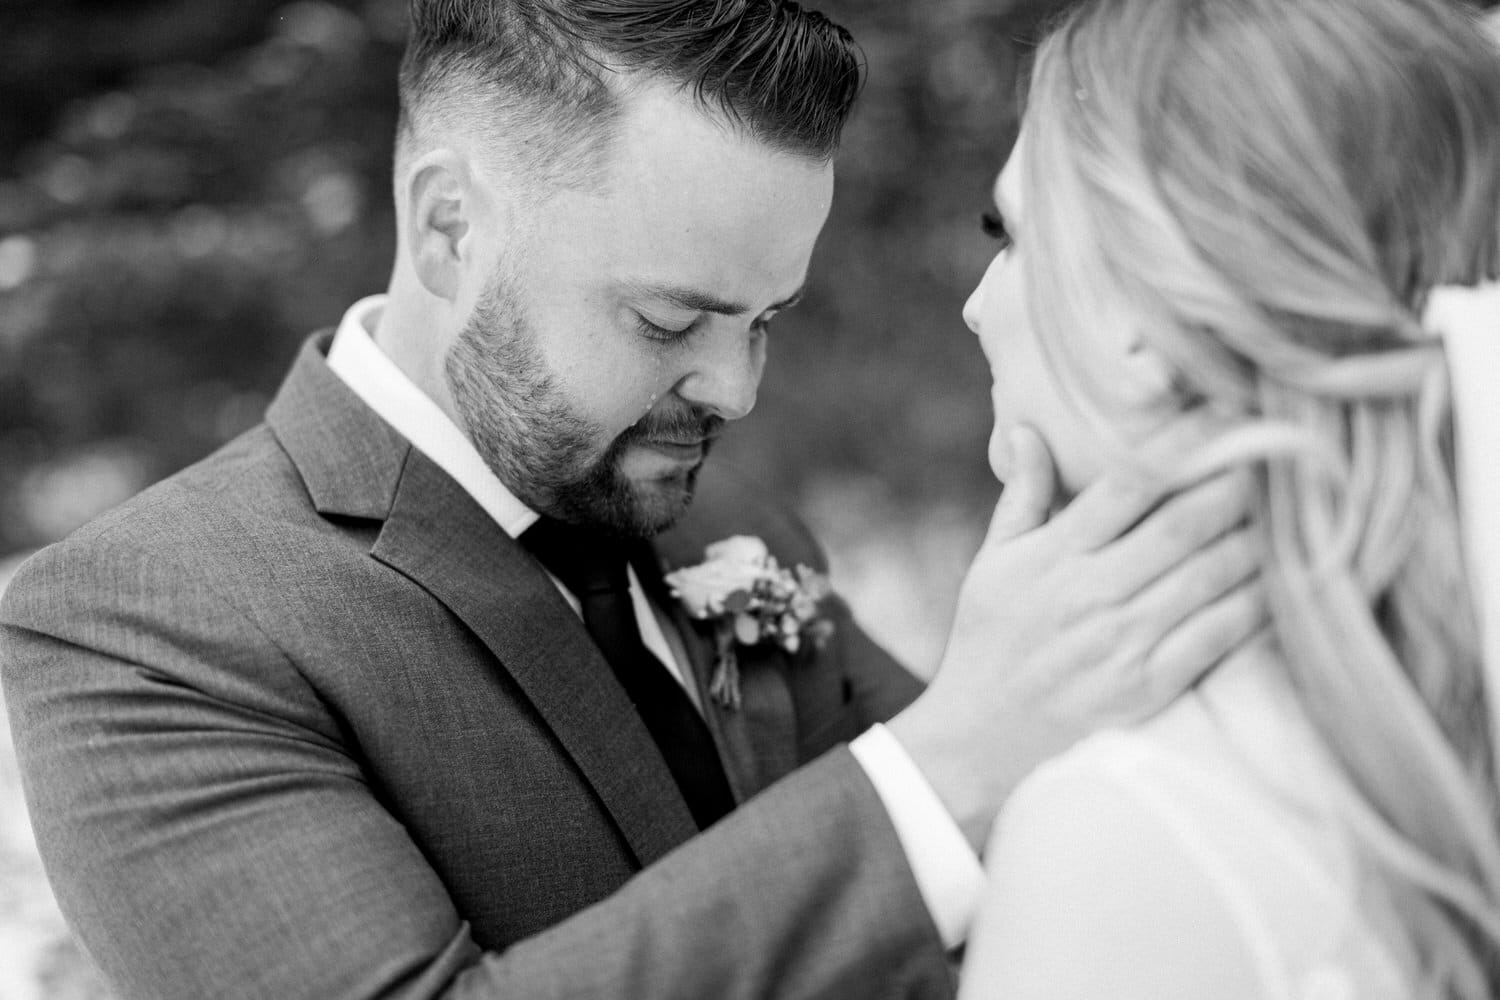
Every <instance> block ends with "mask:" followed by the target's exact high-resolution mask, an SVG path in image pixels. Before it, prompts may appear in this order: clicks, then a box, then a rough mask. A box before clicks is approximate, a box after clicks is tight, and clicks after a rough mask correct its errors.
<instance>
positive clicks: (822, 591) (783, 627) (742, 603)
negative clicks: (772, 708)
mask: <svg viewBox="0 0 1500 1000" xmlns="http://www.w3.org/2000/svg"><path fill="white" fill-rule="evenodd" d="M666 582H667V585H668V586H669V587H671V588H672V596H673V597H676V598H677V599H678V600H679V601H681V602H682V604H683V606H684V607H686V608H687V610H688V614H690V615H692V616H693V617H694V618H696V619H698V620H699V621H712V622H713V623H714V672H713V677H712V679H711V680H710V682H709V688H708V690H709V694H711V695H712V696H713V698H714V700H715V701H717V702H718V703H719V704H720V705H722V706H724V707H725V708H729V709H737V708H739V707H740V667H739V657H738V649H739V647H741V646H759V645H764V644H770V645H774V646H779V647H780V648H781V649H784V650H786V651H787V652H788V653H795V652H797V651H798V650H799V649H801V648H802V646H803V644H804V643H808V642H810V643H812V644H814V645H815V646H822V645H823V644H824V643H825V642H827V641H828V639H829V637H830V636H832V635H833V622H831V621H829V620H828V618H826V617H825V616H824V615H823V614H822V609H821V606H820V605H821V603H822V601H823V599H824V598H825V597H827V596H828V595H829V594H830V593H832V588H831V587H830V586H829V584H828V578H827V577H826V576H824V575H823V574H821V573H818V572H815V571H814V570H812V569H811V568H809V567H807V566H801V565H799V566H797V567H795V568H792V569H786V568H784V567H782V566H780V565H779V564H778V563H777V562H776V557H775V556H773V555H771V551H770V550H769V549H768V548H766V543H765V542H763V541H761V540H760V539H759V538H755V537H752V536H750V535H735V536H734V537H732V538H726V539H724V540H723V541H722V542H715V543H714V544H713V545H710V546H709V547H708V548H706V549H704V550H703V562H701V563H699V564H697V565H696V566H685V567H683V568H682V569H679V570H675V571H673V572H671V573H668V574H667V575H666Z"/></svg>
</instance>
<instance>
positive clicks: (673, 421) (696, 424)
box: [620, 407, 726, 444]
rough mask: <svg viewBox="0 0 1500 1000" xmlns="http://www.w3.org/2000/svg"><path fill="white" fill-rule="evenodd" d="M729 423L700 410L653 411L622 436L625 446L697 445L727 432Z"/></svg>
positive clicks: (693, 408)
mask: <svg viewBox="0 0 1500 1000" xmlns="http://www.w3.org/2000/svg"><path fill="white" fill-rule="evenodd" d="M725 423H726V421H725V420H724V418H723V417H720V416H716V415H714V414H712V413H709V412H707V411H706V410H702V409H699V408H697V407H692V408H686V409H674V410H664V411H662V412H660V413H658V412H656V411H654V410H653V411H652V412H650V413H648V414H646V415H645V416H644V417H642V418H641V419H640V420H639V421H637V422H636V423H635V424H632V425H631V426H630V427H629V428H627V429H626V431H625V433H624V434H621V435H620V438H621V441H622V442H623V443H634V442H637V441H667V442H671V443H673V444H697V443H698V442H699V441H704V440H711V439H713V438H716V437H718V436H719V434H720V433H721V432H722V431H723V430H724V424H725Z"/></svg>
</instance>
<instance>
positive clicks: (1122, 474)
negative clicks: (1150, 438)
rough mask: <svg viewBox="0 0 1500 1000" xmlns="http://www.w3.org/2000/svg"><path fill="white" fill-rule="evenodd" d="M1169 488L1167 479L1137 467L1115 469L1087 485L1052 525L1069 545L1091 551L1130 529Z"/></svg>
mask: <svg viewBox="0 0 1500 1000" xmlns="http://www.w3.org/2000/svg"><path fill="white" fill-rule="evenodd" d="M1166 490H1167V486H1166V484H1165V483H1164V482H1153V481H1151V480H1150V479H1148V478H1146V477H1145V476H1144V475H1142V474H1141V473H1139V472H1136V471H1134V470H1123V469H1120V470H1113V471H1110V472H1107V473H1105V474H1104V475H1103V476H1100V477H1099V478H1098V479H1096V480H1094V481H1093V482H1092V483H1090V484H1089V485H1088V486H1086V487H1085V488H1084V490H1083V492H1082V493H1080V494H1078V495H1077V496H1076V497H1074V498H1073V501H1072V503H1070V504H1068V506H1067V507H1065V508H1063V509H1062V510H1061V511H1059V512H1058V513H1057V514H1056V515H1054V516H1053V518H1052V526H1053V528H1054V529H1055V530H1056V532H1057V534H1058V535H1059V537H1061V538H1064V539H1066V540H1067V542H1066V544H1067V546H1068V548H1070V549H1072V550H1074V551H1079V552H1089V551H1092V550H1094V549H1097V548H1100V547H1101V546H1104V545H1108V544H1109V543H1110V542H1112V541H1114V540H1115V539H1117V538H1119V537H1120V535H1121V534H1123V533H1124V532H1126V531H1128V530H1129V529H1130V528H1131V526H1132V525H1134V524H1135V523H1136V522H1137V521H1139V520H1140V519H1141V518H1142V517H1144V516H1145V515H1146V513H1147V512H1148V511H1149V510H1151V508H1152V507H1153V506H1155V505H1156V504H1157V502H1159V501H1160V499H1161V496H1162V494H1163V493H1164V492H1166Z"/></svg>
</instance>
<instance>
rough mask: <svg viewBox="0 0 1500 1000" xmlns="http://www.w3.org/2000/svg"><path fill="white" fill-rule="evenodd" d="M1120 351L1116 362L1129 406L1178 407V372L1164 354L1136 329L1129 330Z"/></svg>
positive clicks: (1179, 380)
mask: <svg viewBox="0 0 1500 1000" xmlns="http://www.w3.org/2000/svg"><path fill="white" fill-rule="evenodd" d="M1120 348H1121V349H1120V354H1119V357H1118V358H1117V359H1116V360H1117V361H1118V363H1119V365H1120V367H1121V369H1122V373H1123V378H1122V379H1121V382H1122V383H1123V385H1124V386H1125V387H1126V388H1125V393H1126V394H1127V395H1128V397H1129V403H1130V405H1132V406H1139V407H1141V408H1143V409H1155V408H1157V407H1160V406H1166V405H1170V406H1172V407H1173V408H1180V407H1181V405H1182V393H1181V388H1182V379H1181V373H1180V372H1179V371H1178V369H1177V366H1176V365H1174V364H1173V363H1172V362H1171V361H1170V360H1168V358H1167V356H1166V355H1165V354H1163V353H1162V352H1161V351H1160V350H1159V349H1158V348H1157V347H1156V346H1155V345H1153V344H1152V343H1151V341H1150V340H1149V339H1147V338H1146V337H1145V336H1144V335H1142V334H1141V333H1140V331H1138V330H1132V331H1130V332H1129V334H1128V335H1127V336H1126V337H1125V338H1124V342H1123V343H1122V344H1121V345H1120Z"/></svg>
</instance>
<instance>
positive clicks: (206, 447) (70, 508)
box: [0, 0, 1049, 553]
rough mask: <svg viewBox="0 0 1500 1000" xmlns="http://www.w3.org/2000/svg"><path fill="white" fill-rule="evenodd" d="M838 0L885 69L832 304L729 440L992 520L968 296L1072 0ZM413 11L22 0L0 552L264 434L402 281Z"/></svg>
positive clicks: (846, 165)
mask: <svg viewBox="0 0 1500 1000" xmlns="http://www.w3.org/2000/svg"><path fill="white" fill-rule="evenodd" d="M822 6H823V7H824V8H825V9H827V10H828V11H829V12H830V13H831V14H833V15H834V16H835V17H836V18H838V19H839V20H841V21H843V22H844V23H845V24H847V25H849V26H850V27H851V29H852V30H853V31H854V32H855V34H856V35H857V37H858V38H859V39H860V41H861V43H862V45H863V47H864V50H865V52H866V54H867V56H868V60H869V68H870V73H869V84H868V87H867V90H866V92H865V95H864V97H863V100H862V104H861V108H860V110H859V112H858V114H857V117H856V119H855V121H854V122H853V124H852V126H851V127H850V129H849V132H848V135H847V139H846V144H845V149H844V152H843V154H842V156H841V159H840V163H839V171H840V182H839V183H840V188H839V194H838V197H837V200H836V205H835V209H834V213H833V217H832V219H831V221H830V223H829V227H828V230H827V232H826V234H825V236H824V238H823V241H822V244H821V246H820V251H819V255H818V259H817V260H816V262H815V270H814V290H813V294H812V295H811V296H810V297H809V299H808V301H807V303H806V305H804V306H803V307H802V308H800V309H799V310H797V311H795V312H794V313H792V314H789V315H788V316H787V317H786V318H785V319H784V320H783V321H782V323H781V324H779V325H778V330H777V332H776V334H775V338H776V339H775V345H774V348H773V360H772V367H771V371H770V372H769V374H768V377H767V381H766V384H765V388H764V391H763V395H762V406H761V411H760V412H758V413H757V414H756V415H755V417H754V418H753V419H751V420H749V421H747V422H746V423H745V425H744V426H743V428H741V429H740V430H738V431H737V432H736V433H735V434H733V435H731V436H730V439H729V440H728V441H727V442H726V444H725V445H724V448H723V450H724V451H725V452H727V453H728V458H727V460H728V461H734V462H739V463H741V464H743V465H745V466H746V467H748V468H749V469H750V471H751V472H752V474H753V475H755V476H756V477H757V478H759V479H761V480H763V481H765V482H767V483H769V484H771V485H772V486H773V487H775V488H780V489H782V490H785V491H787V492H788V495H790V496H792V497H794V498H795V497H801V498H804V499H808V498H809V497H811V498H812V499H809V500H808V502H810V503H816V502H817V500H816V496H817V495H822V494H821V493H820V492H819V491H822V490H825V488H826V487H827V484H830V483H832V484H842V485H839V486H838V490H839V491H840V495H844V494H848V493H850V492H851V491H852V493H853V494H855V495H857V496H864V497H868V498H871V500H872V502H874V501H878V502H881V503H886V504H895V505H896V506H897V507H901V508H906V507H908V506H911V505H921V504H924V503H928V502H931V501H933V500H941V501H944V502H958V503H960V504H963V505H967V506H970V507H972V508H973V509H975V510H978V511H982V509H983V507H984V506H985V504H986V503H987V502H988V500H989V499H991V498H992V496H993V484H992V482H991V480H990V478H989V475H988V473H987V471H986V470H985V468H984V462H983V455H984V441H985V438H986V436H987V433H988V426H989V406H988V401H987V398H986V391H985V389H986V386H987V383H988V378H987V373H986V369H985V367H984V365H983V363H982V360H981V358H980V355H979V352H978V349H977V345H976V344H975V342H974V340H973V338H972V337H971V336H970V335H969V334H968V333H967V331H966V330H965V329H964V327H963V325H962V322H961V320H960V318H959V309H960V306H961V304H962V302H963V299H964V296H965V295H966V294H967V293H968V290H969V288H970V287H971V286H972V283H973V282H974V280H975V279H976V278H977V277H978V275H979V273H980V271H981V269H982V267H983V265H984V263H985V261H986V249H985V246H984V242H983V239H982V237H981V236H980V235H979V234H978V231H977V228H976V226H975V225H974V220H975V218H976V215H977V212H978V211H979V209H980V208H981V207H982V205H983V204H984V202H985V200H986V198H987V190H988V186H989V183H990V181H991V179H992V177H993V174H994V171H995V169H996V168H997V166H998V164H999V162H1000V159H1001V158H1002V156H1003V153H1004V150H1005V146H1006V143H1007V140H1008V138H1009V136H1010V133H1011V130H1012V127H1013V118H1014V98H1013V97H1012V93H1013V83H1014V77H1015V67H1016V46H1015V45H1014V44H1013V43H1012V39H1013V38H1014V37H1015V36H1017V35H1018V34H1021V33H1024V32H1025V31H1026V30H1027V29H1028V26H1029V25H1031V24H1033V23H1034V22H1035V20H1036V17H1037V16H1038V14H1039V13H1041V12H1042V11H1044V10H1045V8H1046V7H1047V6H1049V4H1048V3H1047V2H1042V3H1006V2H995V0H928V2H926V3H923V4H920V5H915V4H909V3H901V2H893V0H878V2H877V0H834V2H829V3H827V4H823V5H822ZM404 18H405V0H342V2H321V0H297V2H293V3H290V4H287V3H285V2H284V0H275V2H267V0H234V2H229V0H221V2H207V0H197V2H193V3H189V2H186V0H136V2H123V0H8V3H7V4H6V5H5V6H4V7H3V8H0V93H3V94H4V97H5V100H4V101H3V102H0V553H3V552H6V551H12V550H16V549H20V548H24V547H30V546H34V545H36V544H40V543H43V542H46V541H49V540H51V539H53V538H56V537H58V536H59V535H61V534H64V533H66V532H67V531H69V530H71V529H72V528H73V527H75V526H77V525H78V524H80V523H81V522H82V521H83V520H85V519H87V518H88V517H90V516H92V515H93V514H94V513H97V512H98V511H99V510H102V509H103V508H105V507H108V506H110V505H112V504H114V503H116V502H118V501H119V500H122V499H124V498H125V497H127V496H129V495H130V494H131V493H132V492H134V491H136V490H138V489H140V488H141V487H143V486H144V485H146V484H148V483H150V482H152V481H154V480H155V479H158V478H160V477H162V476H164V475H166V474H168V473H170V472H172V471H173V470H175V469H177V468H179V467H181V466H182V465H184V464H186V463H188V462H190V461H192V460H194V459H196V458H198V457H199V456H201V455H203V454H205V453H206V452H208V451H210V450H212V449H213V448H214V447H216V446H217V445H219V444H220V443H222V442H224V441H225V440H227V439H228V438H230V437H232V436H234V435H235V434H237V433H239V432H240V431H242V430H244V429H245V428H246V427H248V426H250V425H251V424H253V423H254V422H255V421H256V420H258V419H259V417H260V414H261V412H262V410H263V409H264V406H265V403H266V401H267V399H268V398H269V396H270V394H271V393H272V392H274V390H275V386H276V384H277V382H278V380H279V378H280V376H281V374H282V373H283V371H284V369H285V368H286V366H287V364H288V363H289V361H290V359H291V357H292V355H293V353H294V352H295V349H296V346H297V344H298V343H299V342H300V341H301V339H302V338H303V337H304V336H305V335H306V334H307V333H308V332H310V331H312V330H314V329H317V328H320V327H325V326H329V325H332V324H334V323H336V322H337V320H338V318H339V316H340V315H341V313H342V311H343V309H344V308H345V307H346V306H347V305H348V304H349V303H351V302H353V301H354V300H355V299H357V298H359V297H360V296H363V295H366V294H369V293H370V292H373V291H379V290H381V289H383V288H384V285H385V281H386V278H387V276H388V273H389V268H390V260H391V253H392V234H391V231H392V212H391V207H390V198H389V184H390V177H389V156H390V141H391V135H392V133H393V130H394V121H395V72H396V66H397V63H398V60H399V55H400V46H401V40H402V37H403V35H404V30H405V22H404ZM716 460H719V461H723V460H726V459H724V458H722V457H718V456H716ZM850 484H853V486H850ZM877 494H878V496H877ZM840 502H842V501H840Z"/></svg>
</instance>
